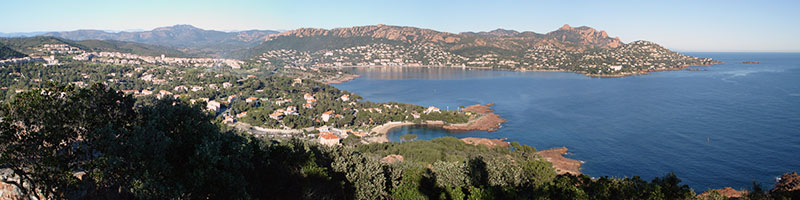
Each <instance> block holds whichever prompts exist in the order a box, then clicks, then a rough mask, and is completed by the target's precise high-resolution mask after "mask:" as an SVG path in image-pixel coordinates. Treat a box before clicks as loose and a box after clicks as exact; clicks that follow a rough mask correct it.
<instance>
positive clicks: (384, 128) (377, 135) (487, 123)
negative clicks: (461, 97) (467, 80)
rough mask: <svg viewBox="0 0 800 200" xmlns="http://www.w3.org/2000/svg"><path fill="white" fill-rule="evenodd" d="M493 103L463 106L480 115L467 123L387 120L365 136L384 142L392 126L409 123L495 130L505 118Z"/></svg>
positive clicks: (457, 128)
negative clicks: (496, 111)
mask: <svg viewBox="0 0 800 200" xmlns="http://www.w3.org/2000/svg"><path fill="white" fill-rule="evenodd" d="M493 105H494V104H491V103H490V104H486V105H481V104H475V105H471V106H468V107H466V108H464V109H463V110H464V111H467V112H473V113H477V114H480V116H478V117H476V118H473V119H471V120H470V121H469V122H467V123H461V124H449V125H446V124H445V122H444V121H423V122H421V123H414V122H408V121H402V122H387V123H385V124H382V125H379V126H376V127H375V128H372V129H371V130H370V131H369V132H370V133H371V134H373V136H372V137H369V138H366V140H367V142H369V143H373V142H377V143H384V142H389V135H388V133H389V131H390V130H392V129H393V128H397V127H402V126H411V125H428V126H441V127H442V128H443V129H445V130H449V131H474V130H479V131H488V132H492V131H496V130H497V129H499V128H500V127H501V126H500V124H501V123H503V122H506V120H505V119H503V118H500V115H497V114H495V113H494V112H493V111H492V110H491V109H490V108H491V106H493Z"/></svg>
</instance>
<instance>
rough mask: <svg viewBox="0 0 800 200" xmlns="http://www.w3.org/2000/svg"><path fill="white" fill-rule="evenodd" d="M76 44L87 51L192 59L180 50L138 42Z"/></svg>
mask: <svg viewBox="0 0 800 200" xmlns="http://www.w3.org/2000/svg"><path fill="white" fill-rule="evenodd" d="M75 43H77V44H80V45H83V46H84V47H86V48H87V49H84V50H87V51H109V52H120V53H133V54H138V55H143V56H160V55H162V54H163V55H165V56H168V57H190V55H189V54H186V53H184V52H181V51H180V50H178V49H176V48H173V47H167V46H160V45H150V44H142V43H136V42H125V41H115V40H84V41H76V42H75Z"/></svg>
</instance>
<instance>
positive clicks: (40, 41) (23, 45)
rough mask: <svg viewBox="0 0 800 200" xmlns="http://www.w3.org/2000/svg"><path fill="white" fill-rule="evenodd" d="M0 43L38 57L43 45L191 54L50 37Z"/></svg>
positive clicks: (149, 53)
mask: <svg viewBox="0 0 800 200" xmlns="http://www.w3.org/2000/svg"><path fill="white" fill-rule="evenodd" d="M0 43H3V44H6V46H8V47H9V48H11V49H13V50H16V51H19V52H22V53H24V54H28V55H39V54H42V53H43V52H40V51H41V47H42V46H44V45H45V44H66V45H69V46H71V47H75V48H78V49H80V50H84V51H109V52H120V53H134V54H139V55H145V56H160V55H162V54H164V55H166V56H173V57H189V56H191V54H186V53H183V52H182V51H180V50H178V49H177V48H173V47H167V46H159V45H150V44H142V43H135V42H124V41H113V40H84V41H72V40H67V39H62V38H57V37H51V36H36V37H18V38H0Z"/></svg>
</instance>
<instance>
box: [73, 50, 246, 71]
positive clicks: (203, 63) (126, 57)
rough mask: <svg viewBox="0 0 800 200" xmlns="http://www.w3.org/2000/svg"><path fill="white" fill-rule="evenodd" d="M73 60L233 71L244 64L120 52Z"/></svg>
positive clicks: (233, 61)
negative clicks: (226, 68) (219, 67)
mask: <svg viewBox="0 0 800 200" xmlns="http://www.w3.org/2000/svg"><path fill="white" fill-rule="evenodd" d="M72 59H73V60H78V61H93V62H100V63H109V64H142V63H148V64H166V65H179V66H193V67H215V66H223V65H224V66H230V67H231V68H234V69H239V68H240V67H241V64H243V63H244V62H242V61H240V60H236V59H220V58H178V57H166V56H164V55H163V54H162V55H161V56H142V55H137V54H132V53H120V52H83V53H81V54H79V55H76V56H74V57H72Z"/></svg>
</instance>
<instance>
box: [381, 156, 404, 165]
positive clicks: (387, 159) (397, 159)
mask: <svg viewBox="0 0 800 200" xmlns="http://www.w3.org/2000/svg"><path fill="white" fill-rule="evenodd" d="M381 162H382V163H396V162H403V156H401V155H397V154H389V155H387V156H386V157H383V158H381Z"/></svg>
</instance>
